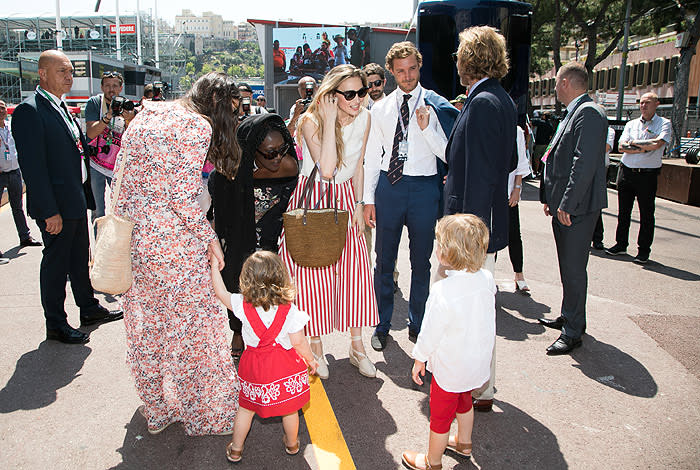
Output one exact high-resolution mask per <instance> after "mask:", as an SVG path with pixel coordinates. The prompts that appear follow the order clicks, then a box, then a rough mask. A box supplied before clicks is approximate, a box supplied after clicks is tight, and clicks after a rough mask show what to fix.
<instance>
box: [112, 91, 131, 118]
mask: <svg viewBox="0 0 700 470" xmlns="http://www.w3.org/2000/svg"><path fill="white" fill-rule="evenodd" d="M134 107H135V105H134V103H133V102H132V101H131V100H128V99H126V98H124V97H123V96H115V97H114V98H112V102H111V103H110V105H109V108H110V109H111V110H112V116H114V117H117V116H121V115H122V113H123V112H124V111H133V110H134Z"/></svg>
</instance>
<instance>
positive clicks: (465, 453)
mask: <svg viewBox="0 0 700 470" xmlns="http://www.w3.org/2000/svg"><path fill="white" fill-rule="evenodd" d="M447 448H448V449H449V450H451V451H452V452H454V453H455V454H459V455H461V456H462V457H467V458H469V457H471V456H472V444H471V442H470V443H468V444H463V443H461V442H457V436H450V438H449V440H448V441H447Z"/></svg>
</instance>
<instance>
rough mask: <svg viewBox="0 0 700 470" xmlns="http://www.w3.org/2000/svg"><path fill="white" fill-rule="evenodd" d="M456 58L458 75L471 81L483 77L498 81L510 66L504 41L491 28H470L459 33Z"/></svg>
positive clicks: (500, 35)
mask: <svg viewBox="0 0 700 470" xmlns="http://www.w3.org/2000/svg"><path fill="white" fill-rule="evenodd" d="M457 57H458V58H459V59H461V60H460V61H459V62H458V64H457V65H458V67H460V72H461V73H460V75H465V76H467V77H469V78H471V79H481V78H483V77H489V78H495V79H496V80H500V79H501V78H503V77H505V76H506V74H507V73H508V68H509V66H510V64H509V61H508V53H507V52H506V39H505V38H504V37H503V35H502V34H501V33H499V32H498V31H497V30H496V29H495V28H492V27H491V26H472V27H471V28H467V29H465V30H464V31H462V32H461V33H459V47H458V48H457Z"/></svg>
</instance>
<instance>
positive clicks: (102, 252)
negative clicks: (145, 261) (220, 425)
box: [90, 155, 136, 294]
mask: <svg viewBox="0 0 700 470" xmlns="http://www.w3.org/2000/svg"><path fill="white" fill-rule="evenodd" d="M125 166H126V155H124V158H123V159H122V164H121V168H119V172H118V174H117V177H116V180H115V184H114V193H113V194H112V210H111V212H110V213H109V214H107V215H105V216H104V217H100V218H99V219H97V220H95V223H96V224H97V239H96V241H95V249H94V250H93V259H92V263H91V268H90V281H91V283H92V287H93V289H95V290H97V291H100V292H105V293H107V294H123V293H124V292H126V291H128V290H129V288H131V281H132V279H133V278H132V274H131V235H132V232H133V230H134V225H136V222H134V221H133V220H132V219H130V218H128V217H124V216H119V215H115V214H114V208H115V206H116V203H117V199H118V198H119V189H120V187H121V183H122V176H124V167H125Z"/></svg>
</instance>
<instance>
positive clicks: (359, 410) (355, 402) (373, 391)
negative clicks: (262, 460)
mask: <svg viewBox="0 0 700 470" xmlns="http://www.w3.org/2000/svg"><path fill="white" fill-rule="evenodd" d="M341 362H345V363H346V365H347V367H348V368H351V369H352V371H350V370H348V371H345V370H341V367H340V365H341V364H340V363H341ZM331 374H332V376H331V378H330V379H329V380H325V381H324V382H323V386H324V388H325V389H326V393H327V394H328V398H329V399H330V400H331V403H332V404H333V411H334V412H335V416H336V419H337V420H338V424H339V425H340V429H342V430H343V435H344V436H345V440H346V442H347V445H348V449H349V450H350V454H351V455H352V456H353V460H354V462H355V467H356V468H358V469H366V468H394V465H395V464H394V463H393V462H394V458H393V456H392V455H391V454H390V453H389V451H388V450H387V449H386V438H387V437H388V436H390V435H393V434H395V433H396V431H397V429H396V422H395V421H394V419H393V418H392V417H391V414H389V412H388V411H387V410H386V409H385V408H384V407H383V406H382V403H381V402H380V401H379V398H378V397H377V392H378V391H379V389H380V388H382V385H383V383H384V381H383V380H382V379H379V378H376V379H368V378H365V377H362V376H361V375H360V374H359V373H358V372H357V369H355V367H353V366H352V365H351V364H350V363H349V361H348V360H347V359H346V360H345V361H338V362H337V363H336V365H335V366H334V367H333V368H332V369H331ZM397 399H400V397H397ZM278 468H280V467H278Z"/></svg>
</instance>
